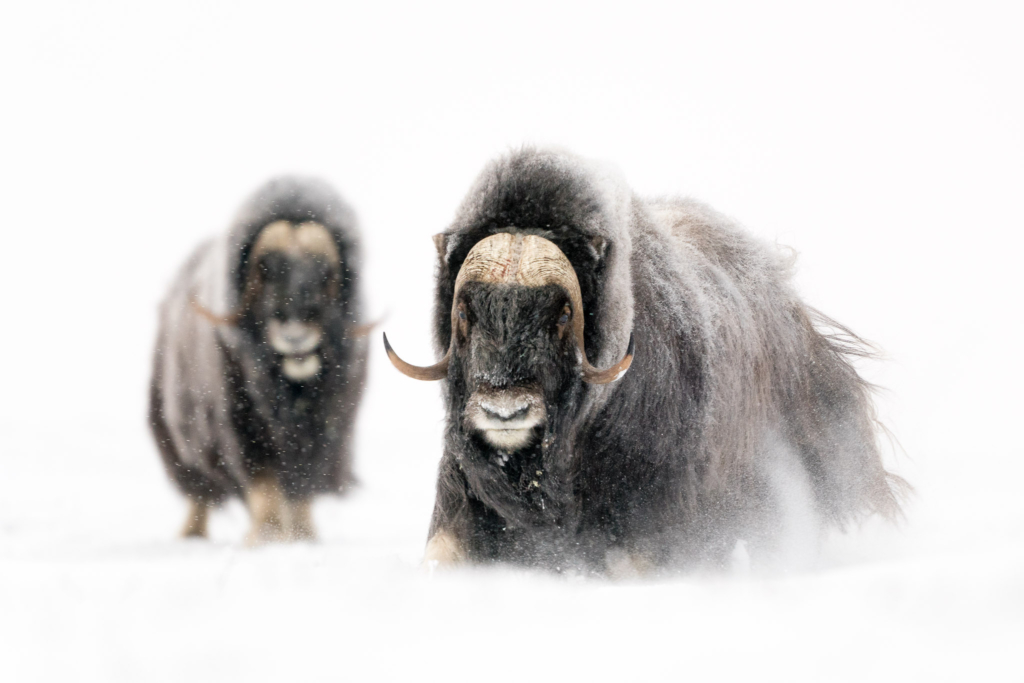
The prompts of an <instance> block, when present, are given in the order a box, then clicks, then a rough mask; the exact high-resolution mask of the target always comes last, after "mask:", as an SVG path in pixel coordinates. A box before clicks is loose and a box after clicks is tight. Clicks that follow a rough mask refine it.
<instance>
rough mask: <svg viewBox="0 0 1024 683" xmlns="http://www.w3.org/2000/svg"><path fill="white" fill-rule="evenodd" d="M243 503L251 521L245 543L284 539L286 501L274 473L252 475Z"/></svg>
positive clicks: (255, 543) (251, 543) (257, 543)
mask: <svg viewBox="0 0 1024 683" xmlns="http://www.w3.org/2000/svg"><path fill="white" fill-rule="evenodd" d="M245 503H246V505H247V506H248V507H249V518H250V520H251V523H252V526H251V527H250V528H249V534H248V535H247V536H246V543H248V544H249V545H260V544H261V543H267V542H270V541H282V540H284V539H285V531H286V528H285V521H286V520H285V517H286V515H287V501H286V500H285V497H284V492H283V491H282V490H281V485H280V483H279V482H278V481H277V477H276V476H275V475H273V474H267V473H264V474H259V475H257V476H255V477H253V479H252V481H250V482H249V489H248V491H246V494H245Z"/></svg>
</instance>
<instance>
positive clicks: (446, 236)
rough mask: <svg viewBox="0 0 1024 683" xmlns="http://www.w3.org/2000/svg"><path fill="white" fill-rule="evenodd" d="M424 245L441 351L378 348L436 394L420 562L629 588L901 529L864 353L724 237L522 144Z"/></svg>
mask: <svg viewBox="0 0 1024 683" xmlns="http://www.w3.org/2000/svg"><path fill="white" fill-rule="evenodd" d="M435 241H436V243H437V246H438V251H439V256H440V268H439V272H438V277H437V289H436V311H435V316H436V317H435V333H436V337H435V340H436V343H437V346H438V349H439V351H440V350H441V349H445V355H444V358H443V359H442V360H441V361H440V362H439V363H437V364H436V365H434V366H431V367H417V366H412V365H409V364H408V363H406V362H404V361H402V360H401V359H400V358H399V357H398V356H397V355H396V354H395V353H394V351H393V350H392V349H391V347H390V345H388V342H387V338H386V337H385V340H384V342H385V348H386V349H387V352H388V355H389V357H390V358H391V360H392V362H393V363H394V364H395V366H396V367H397V368H398V369H399V370H401V371H402V372H404V373H405V374H407V375H409V376H411V377H414V378H417V379H422V380H435V379H443V380H444V382H443V387H444V391H443V394H444V400H445V403H446V406H447V414H448V418H447V430H446V434H445V440H444V454H443V457H442V460H441V464H440V473H439V480H438V484H437V498H436V503H435V507H434V513H433V519H432V522H431V528H430V540H429V543H428V545H427V552H426V558H425V559H426V560H427V561H434V560H436V561H439V562H442V563H446V562H457V561H461V560H476V561H490V560H500V561H511V562H517V563H523V564H529V565H539V566H548V567H552V568H567V567H568V568H573V569H574V570H583V571H597V572H609V573H612V574H616V573H620V572H625V573H632V572H635V571H649V570H655V571H656V570H659V569H668V568H678V567H685V566H694V565H700V566H715V565H722V564H723V563H726V562H728V561H729V559H730V557H732V555H733V553H734V552H736V548H737V542H738V541H744V542H745V546H743V547H745V548H746V549H747V551H748V552H750V556H751V558H752V559H754V560H755V561H758V560H762V561H765V562H772V561H773V558H779V559H781V558H782V556H785V555H787V554H790V553H792V552H793V551H794V549H799V548H800V547H804V548H807V547H808V546H807V545H803V544H801V543H800V541H801V539H804V538H808V537H810V538H812V539H815V538H817V535H818V534H819V533H820V532H821V531H822V530H823V529H824V528H825V527H826V526H827V525H830V524H831V525H834V526H838V527H842V526H843V525H844V524H846V523H848V522H849V521H851V520H853V519H856V518H858V517H860V516H862V515H864V514H866V513H870V512H878V513H881V514H883V515H886V516H890V517H891V516H893V515H896V514H897V513H898V511H899V504H898V495H897V494H898V493H899V490H900V488H901V486H902V482H901V480H900V479H899V478H898V477H896V476H894V475H891V474H888V473H887V472H886V471H885V469H884V468H883V466H882V461H881V458H880V455H879V450H878V447H877V445H876V440H877V437H878V427H877V425H876V422H875V420H874V417H873V410H872V405H871V403H870V399H869V385H868V384H867V383H866V382H865V381H864V380H862V379H861V378H860V377H859V376H858V375H857V373H856V371H855V370H854V368H853V366H852V365H851V362H850V361H851V356H856V355H858V354H862V353H863V352H864V347H863V345H862V344H861V342H860V341H859V340H858V339H857V338H856V337H853V336H852V335H851V334H850V333H849V332H848V331H846V330H845V328H842V327H840V326H838V325H837V324H835V323H834V322H832V321H830V320H829V319H827V318H825V317H824V316H822V315H820V314H818V313H816V312H815V311H814V310H812V309H811V308H809V307H808V306H807V305H806V304H804V303H803V302H801V301H800V299H799V298H798V297H797V295H796V293H795V292H794V291H793V288H792V286H791V285H790V283H789V267H790V265H791V264H790V260H791V259H787V258H785V257H784V256H783V255H781V254H780V253H779V252H778V251H777V250H776V249H774V248H773V247H771V246H769V245H767V244H764V243H762V242H761V241H759V240H757V239H754V238H753V237H751V236H749V235H747V234H745V233H744V232H743V231H742V230H741V229H740V228H739V227H738V226H737V225H736V224H735V223H733V222H732V221H730V220H728V219H726V218H724V217H723V216H721V215H719V214H717V213H715V212H713V211H712V210H711V209H709V208H707V207H705V206H704V205H702V204H699V203H696V202H694V201H690V200H685V199H661V200H646V199H641V198H639V197H637V196H635V195H633V194H632V193H631V191H630V190H629V189H628V188H627V187H626V186H625V185H624V184H623V183H622V182H621V181H620V180H618V179H617V177H615V176H614V174H610V173H608V172H606V171H603V170H602V169H600V168H599V167H597V166H595V165H593V164H590V163H587V162H584V161H581V160H579V159H577V158H575V157H572V156H570V155H567V154H564V153H560V152H555V151H537V150H530V149H527V150H523V151H519V152H516V153H513V154H510V155H508V156H506V157H504V158H502V159H499V160H498V161H496V162H495V163H493V164H492V165H491V166H489V167H488V168H487V169H486V170H485V171H484V172H483V174H482V175H481V176H480V178H479V179H478V181H477V183H476V185H475V186H474V188H473V189H472V190H471V192H470V194H469V196H468V198H467V199H466V200H465V202H464V204H463V205H462V208H461V209H460V211H459V212H458V214H457V217H456V220H455V222H454V223H453V224H452V225H451V227H449V228H448V229H447V230H446V231H445V232H444V233H442V234H440V235H438V236H437V237H436V238H435ZM634 344H635V357H634ZM813 545H814V544H813V543H811V544H809V546H810V547H811V548H813ZM785 559H786V561H789V560H791V559H792V556H791V555H790V556H789V557H787V558H785Z"/></svg>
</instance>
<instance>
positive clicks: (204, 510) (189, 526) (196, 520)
mask: <svg viewBox="0 0 1024 683" xmlns="http://www.w3.org/2000/svg"><path fill="white" fill-rule="evenodd" d="M209 516H210V506H209V505H207V504H206V503H205V502H203V501H201V500H189V501H188V513H187V514H186V516H185V525H184V526H183V527H182V529H181V536H182V538H206V536H207V530H206V523H207V521H208V519H209Z"/></svg>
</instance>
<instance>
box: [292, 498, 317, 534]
mask: <svg viewBox="0 0 1024 683" xmlns="http://www.w3.org/2000/svg"><path fill="white" fill-rule="evenodd" d="M285 511H286V513H287V514H286V517H287V522H288V538H289V539H290V540H292V541H312V540H314V539H315V538H316V528H315V527H314V526H313V499H312V498H305V499H303V500H293V501H289V502H288V504H287V506H286V509H285Z"/></svg>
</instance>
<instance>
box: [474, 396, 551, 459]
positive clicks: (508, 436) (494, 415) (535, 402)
mask: <svg viewBox="0 0 1024 683" xmlns="http://www.w3.org/2000/svg"><path fill="white" fill-rule="evenodd" d="M466 419H467V421H468V422H469V424H470V426H471V427H472V428H473V429H476V430H478V431H479V432H480V435H481V436H483V437H484V439H485V440H486V441H487V442H488V443H490V444H491V445H492V446H494V447H495V448H500V449H502V450H507V451H514V450H518V449H520V448H524V447H526V446H528V445H529V444H530V442H531V441H533V438H534V429H535V428H536V427H538V426H540V425H542V424H544V421H545V420H546V419H547V411H546V410H545V408H544V401H542V400H541V398H540V396H538V395H537V394H536V393H534V392H532V391H529V390H526V389H508V390H504V391H496V390H492V391H476V392H474V393H473V395H472V396H471V397H470V399H469V403H468V404H467V405H466Z"/></svg>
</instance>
